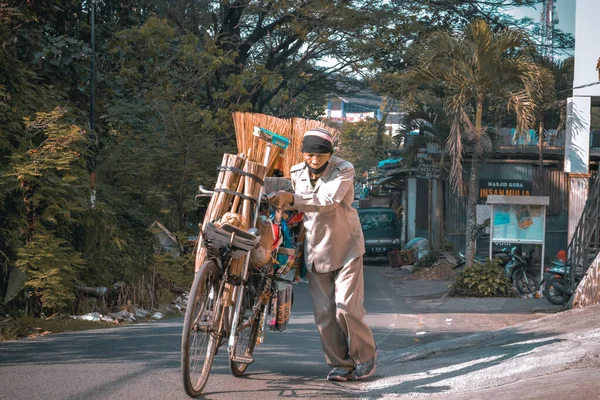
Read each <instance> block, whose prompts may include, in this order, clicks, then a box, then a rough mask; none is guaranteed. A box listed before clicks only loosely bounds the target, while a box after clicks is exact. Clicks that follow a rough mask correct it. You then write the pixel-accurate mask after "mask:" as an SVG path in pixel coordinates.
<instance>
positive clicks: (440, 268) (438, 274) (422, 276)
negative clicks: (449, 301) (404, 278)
mask: <svg viewBox="0 0 600 400" xmlns="http://www.w3.org/2000/svg"><path fill="white" fill-rule="evenodd" d="M454 265H455V264H454V263H452V262H450V261H448V260H446V259H445V258H440V259H439V260H438V261H437V262H436V263H435V264H433V265H432V266H431V267H427V268H421V269H419V270H417V271H415V272H413V273H412V274H411V275H410V276H409V277H408V279H414V280H430V281H452V280H454V278H456V272H455V271H454V270H453V269H452V267H454Z"/></svg>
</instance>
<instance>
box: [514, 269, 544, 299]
mask: <svg viewBox="0 0 600 400" xmlns="http://www.w3.org/2000/svg"><path fill="white" fill-rule="evenodd" d="M515 287H516V288H517V290H518V291H519V293H521V294H533V293H535V292H537V291H538V290H540V282H539V281H538V279H537V277H536V276H535V274H534V273H533V272H529V271H518V272H517V273H515Z"/></svg>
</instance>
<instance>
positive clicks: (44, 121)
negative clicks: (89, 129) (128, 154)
mask: <svg viewBox="0 0 600 400" xmlns="http://www.w3.org/2000/svg"><path fill="white" fill-rule="evenodd" d="M65 116H66V111H65V110H64V109H61V108H57V109H55V110H53V111H51V112H49V113H38V114H37V115H36V118H35V119H33V120H30V119H29V118H26V119H25V126H26V128H27V131H28V132H30V133H31V137H32V143H31V144H30V146H28V148H26V149H23V150H24V151H21V152H15V154H14V155H13V157H12V159H11V163H10V167H11V172H10V173H7V174H5V175H3V176H2V181H1V182H2V183H3V184H4V186H6V187H8V188H9V191H8V193H9V195H11V196H15V197H18V198H20V199H22V200H21V203H20V204H19V207H18V208H17V210H18V212H19V214H20V218H17V219H16V221H20V223H18V226H19V228H20V230H21V232H22V233H23V236H22V239H21V245H20V246H18V247H17V248H16V249H15V253H16V254H15V256H16V257H15V266H16V267H18V268H19V269H21V270H22V271H23V272H25V273H26V274H27V275H28V277H29V279H28V281H27V283H26V285H27V286H28V287H30V288H31V289H32V290H33V292H34V294H35V295H36V296H37V297H38V298H39V300H40V301H41V303H42V306H43V308H45V309H46V310H48V311H50V312H53V311H59V310H64V309H65V308H67V307H68V306H69V305H70V304H71V302H72V300H73V299H74V286H75V281H76V279H77V273H78V271H79V270H80V269H81V268H82V266H83V265H84V261H83V259H82V257H81V253H80V252H78V251H77V250H76V249H74V248H73V246H72V245H71V244H70V243H69V242H68V240H67V238H68V235H69V232H70V227H72V226H73V225H76V224H77V217H78V216H79V215H80V213H81V212H82V211H83V209H84V207H85V205H86V203H87V197H88V195H89V192H88V190H87V188H86V180H87V170H86V168H85V162H84V160H83V158H82V153H83V152H85V151H86V150H85V144H86V142H87V136H86V135H85V134H84V132H83V131H82V130H81V129H80V128H78V127H77V126H75V125H71V124H65V123H62V122H64V119H65V118H66V117H65ZM15 244H16V243H15Z"/></svg>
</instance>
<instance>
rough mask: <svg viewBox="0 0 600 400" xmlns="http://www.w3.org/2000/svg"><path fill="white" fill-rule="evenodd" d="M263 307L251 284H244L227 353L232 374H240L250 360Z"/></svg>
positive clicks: (244, 370)
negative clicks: (237, 319)
mask: <svg viewBox="0 0 600 400" xmlns="http://www.w3.org/2000/svg"><path fill="white" fill-rule="evenodd" d="M264 308H265V305H264V304H262V302H261V301H260V299H259V297H258V295H257V293H256V289H255V288H254V287H253V286H252V285H247V286H245V287H244V293H243V295H242V307H241V310H240V316H239V321H238V327H237V329H236V337H235V341H234V345H233V347H232V349H231V350H230V354H229V368H230V369H231V373H232V374H233V376H242V375H243V374H244V372H246V369H247V368H248V365H250V363H251V362H252V354H253V353H254V347H255V346H256V340H257V338H258V328H259V325H260V316H261V314H262V311H263V309H264Z"/></svg>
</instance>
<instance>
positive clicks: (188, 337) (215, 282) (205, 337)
mask: <svg viewBox="0 0 600 400" xmlns="http://www.w3.org/2000/svg"><path fill="white" fill-rule="evenodd" d="M220 281H221V279H220V274H219V268H218V267H217V265H216V264H215V262H214V261H212V260H209V261H206V262H204V264H202V266H201V267H200V269H199V270H198V272H196V276H195V277H194V283H193V284H192V289H191V290H190V296H189V299H188V306H187V309H186V311H185V319H184V322H183V334H182V338H181V372H182V374H183V387H184V388H185V392H186V393H187V394H188V396H190V397H196V396H199V395H200V393H202V389H204V386H205V385H206V381H207V380H208V376H209V374H210V369H211V367H212V362H213V358H214V356H215V353H216V350H217V348H218V346H219V343H218V340H219V334H218V333H219V332H217V329H218V326H219V324H220V321H219V319H220V318H221V311H220V310H221V306H220V303H219V301H218V295H219V285H220V283H221V282H220Z"/></svg>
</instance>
